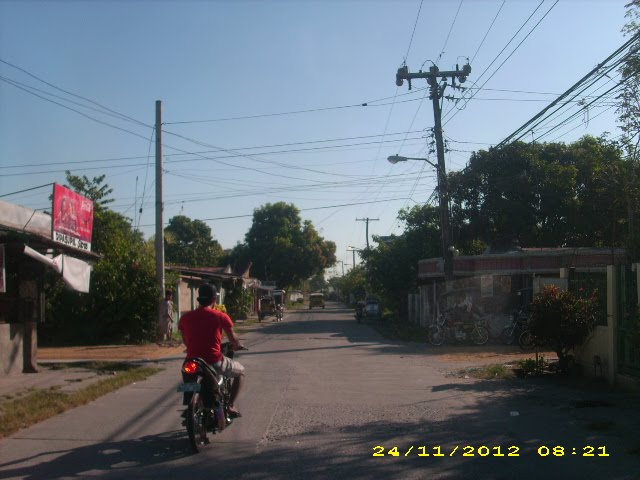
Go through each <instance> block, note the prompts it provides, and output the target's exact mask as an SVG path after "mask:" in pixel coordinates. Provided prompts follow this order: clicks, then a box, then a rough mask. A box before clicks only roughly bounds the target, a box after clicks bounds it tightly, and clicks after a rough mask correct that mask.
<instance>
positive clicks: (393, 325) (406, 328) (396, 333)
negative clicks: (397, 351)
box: [365, 319, 427, 343]
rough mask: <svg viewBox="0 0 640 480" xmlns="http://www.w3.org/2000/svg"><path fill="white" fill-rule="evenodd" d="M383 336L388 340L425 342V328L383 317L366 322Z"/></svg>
mask: <svg viewBox="0 0 640 480" xmlns="http://www.w3.org/2000/svg"><path fill="white" fill-rule="evenodd" d="M365 323H366V324H367V325H370V326H371V327H373V328H374V329H375V330H377V331H378V333H380V335H382V336H383V337H385V338H388V339H390V340H401V341H403V342H420V343H426V341H427V329H426V328H424V327H421V326H420V325H415V324H413V323H409V322H404V321H401V320H391V319H389V320H387V319H383V320H380V321H378V322H372V323H367V322H365Z"/></svg>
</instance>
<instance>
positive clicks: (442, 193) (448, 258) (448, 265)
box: [396, 63, 471, 280]
mask: <svg viewBox="0 0 640 480" xmlns="http://www.w3.org/2000/svg"><path fill="white" fill-rule="evenodd" d="M470 73H471V65H469V64H468V63H467V64H466V65H464V66H463V67H462V70H460V69H459V68H458V66H457V65H456V69H455V70H452V71H440V70H439V69H438V67H437V66H435V65H433V66H431V67H430V68H429V71H428V72H423V71H422V70H420V71H419V72H418V73H409V68H408V67H407V66H406V65H404V66H403V67H400V68H399V69H398V73H396V85H397V86H399V87H400V86H402V83H403V80H408V81H409V90H411V79H413V78H424V79H426V80H427V83H428V84H429V87H430V88H429V98H431V100H432V102H433V119H434V128H433V134H434V135H435V137H436V153H437V155H438V168H437V170H438V198H439V203H440V229H441V230H442V256H443V260H444V277H445V279H446V280H453V250H454V248H453V245H452V244H451V232H450V230H451V227H450V222H449V192H448V188H447V170H446V167H445V164H444V141H443V140H442V109H441V107H440V99H441V98H442V94H443V93H444V89H445V88H446V86H447V82H446V81H445V82H444V83H443V84H442V85H440V84H439V82H438V79H440V78H444V79H445V80H446V79H447V78H451V85H452V86H454V87H455V85H456V79H458V82H460V83H464V82H465V81H466V80H467V76H468V75H469V74H470Z"/></svg>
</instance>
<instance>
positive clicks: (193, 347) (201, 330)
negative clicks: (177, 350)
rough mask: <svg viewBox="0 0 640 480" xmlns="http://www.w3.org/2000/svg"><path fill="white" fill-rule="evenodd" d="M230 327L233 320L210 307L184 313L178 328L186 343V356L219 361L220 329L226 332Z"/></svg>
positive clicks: (212, 361)
mask: <svg viewBox="0 0 640 480" xmlns="http://www.w3.org/2000/svg"><path fill="white" fill-rule="evenodd" d="M232 327H233V320H231V317H229V315H227V314H226V313H223V312H221V311H219V310H214V309H212V308H211V307H200V308H198V309H196V310H193V311H192V312H188V313H185V314H184V315H183V316H182V318H181V319H180V324H179V325H178V328H179V329H180V331H181V332H182V336H183V338H184V342H185V344H186V345H187V358H189V357H201V358H203V359H204V360H205V361H207V362H208V363H216V362H219V361H221V360H222V352H221V351H220V342H221V341H222V330H224V331H225V332H227V334H228V333H229V332H230V331H231V328H232Z"/></svg>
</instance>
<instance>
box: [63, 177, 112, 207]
mask: <svg viewBox="0 0 640 480" xmlns="http://www.w3.org/2000/svg"><path fill="white" fill-rule="evenodd" d="M65 174H66V178H67V183H68V185H66V187H67V188H70V189H71V190H73V191H75V192H77V193H79V194H80V195H83V196H85V197H87V198H88V199H90V200H93V207H94V210H99V209H101V208H103V207H105V206H106V205H108V204H110V203H112V202H113V198H108V197H109V195H111V194H112V193H113V188H111V187H109V185H107V184H106V183H103V182H104V179H105V178H106V175H99V176H97V177H93V178H92V179H89V178H88V177H87V176H85V175H82V176H81V177H80V176H77V175H72V174H71V172H70V171H69V170H67V171H66V172H65Z"/></svg>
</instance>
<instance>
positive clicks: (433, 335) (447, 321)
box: [428, 312, 489, 346]
mask: <svg viewBox="0 0 640 480" xmlns="http://www.w3.org/2000/svg"><path fill="white" fill-rule="evenodd" d="M447 338H449V339H453V340H455V341H457V342H467V343H468V342H472V343H474V344H476V345H484V344H485V343H487V341H488V340H489V330H488V329H487V327H486V322H485V321H484V320H483V319H480V318H476V319H474V320H473V321H471V322H456V321H453V319H452V318H451V312H443V313H441V314H440V315H439V316H438V319H437V321H436V323H435V325H431V326H430V327H429V334H428V339H429V343H430V344H431V345H435V346H439V345H442V344H443V343H444V342H445V340H446V339H447Z"/></svg>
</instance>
